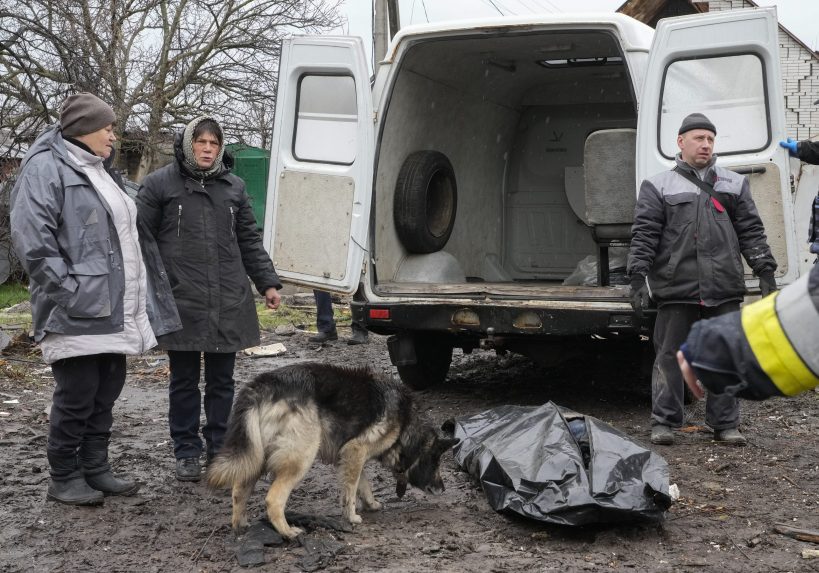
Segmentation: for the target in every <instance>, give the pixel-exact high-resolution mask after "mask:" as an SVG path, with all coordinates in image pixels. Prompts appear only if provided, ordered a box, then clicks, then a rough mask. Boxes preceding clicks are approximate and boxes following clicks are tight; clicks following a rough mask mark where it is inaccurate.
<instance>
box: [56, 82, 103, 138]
mask: <svg viewBox="0 0 819 573" xmlns="http://www.w3.org/2000/svg"><path fill="white" fill-rule="evenodd" d="M115 120H116V115H115V114H114V110H113V109H111V106H110V105H108V104H107V103H105V102H104V101H102V100H101V99H100V98H98V97H97V96H95V95H94V94H90V93H88V92H83V93H78V94H74V95H71V96H68V97H67V98H66V100H65V101H64V102H63V109H62V111H61V112H60V125H61V126H62V128H63V135H64V136H66V137H76V136H78V135H88V134H89V133H94V132H95V131H97V130H100V129H102V128H103V127H105V126H106V125H110V124H112V123H114V121H115Z"/></svg>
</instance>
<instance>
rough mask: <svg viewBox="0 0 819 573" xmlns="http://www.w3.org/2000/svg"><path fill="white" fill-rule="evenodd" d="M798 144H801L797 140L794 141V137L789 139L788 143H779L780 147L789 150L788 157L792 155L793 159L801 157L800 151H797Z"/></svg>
mask: <svg viewBox="0 0 819 573" xmlns="http://www.w3.org/2000/svg"><path fill="white" fill-rule="evenodd" d="M798 144H799V142H798V141H796V140H795V139H793V138H792V137H789V138H788V141H780V142H779V145H780V146H781V147H784V148H785V149H787V150H788V155H790V156H791V157H799V154H798V151H797V145H798Z"/></svg>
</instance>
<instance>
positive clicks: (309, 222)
mask: <svg viewBox="0 0 819 573" xmlns="http://www.w3.org/2000/svg"><path fill="white" fill-rule="evenodd" d="M373 133H374V129H373V105H372V96H371V92H370V83H369V72H368V69H367V62H366V59H365V55H364V46H363V44H362V41H361V39H360V38H357V37H333V36H322V37H307V36H303V37H294V38H291V39H288V40H285V41H284V42H283V45H282V54H281V60H280V64H279V88H278V95H277V99H276V116H275V121H274V127H273V141H272V146H271V150H272V153H271V160H270V174H269V181H268V186H267V188H268V194H267V209H266V210H265V224H264V243H265V247H266V248H267V250H268V251H269V253H270V255H271V257H272V259H273V263H274V265H275V267H276V271H277V272H278V273H279V276H281V277H282V279H284V280H286V281H287V282H291V283H296V284H301V285H305V286H312V287H316V288H319V289H321V290H327V291H334V292H342V293H348V294H349V293H352V292H354V291H355V289H356V287H357V286H358V282H359V278H360V274H361V268H362V263H363V257H364V254H365V252H366V244H367V242H366V241H367V236H368V232H367V231H368V229H367V227H368V224H369V217H370V203H371V192H370V186H371V182H372V165H373Z"/></svg>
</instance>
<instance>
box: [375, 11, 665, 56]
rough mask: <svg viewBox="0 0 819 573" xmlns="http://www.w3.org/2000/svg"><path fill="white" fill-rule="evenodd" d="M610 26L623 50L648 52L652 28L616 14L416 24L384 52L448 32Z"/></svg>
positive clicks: (587, 13) (408, 27) (518, 17)
mask: <svg viewBox="0 0 819 573" xmlns="http://www.w3.org/2000/svg"><path fill="white" fill-rule="evenodd" d="M600 25H603V26H611V27H614V28H617V31H618V33H619V35H620V37H621V38H622V39H623V49H624V50H637V51H648V49H649V48H650V47H651V39H652V37H653V36H654V29H653V28H651V27H650V26H647V25H645V24H643V23H642V22H640V21H638V20H635V19H634V18H632V17H630V16H626V15H625V14H619V13H617V12H578V13H565V14H563V13H561V14H531V15H528V16H513V17H508V16H505V17H495V18H475V19H463V20H448V21H445V22H434V23H431V24H415V25H412V26H407V27H406V28H401V30H399V32H398V33H397V34H396V35H395V37H394V38H393V40H392V42H391V43H390V48H389V50H388V51H387V56H386V58H384V59H385V61H392V59H393V58H394V57H395V52H396V50H397V49H398V46H399V45H400V44H401V42H403V41H405V40H407V39H413V38H418V37H421V36H441V35H446V34H449V33H453V32H454V33H455V35H462V34H468V33H470V32H477V31H481V30H483V31H489V30H499V31H500V30H505V31H510V30H512V29H514V28H520V29H521V30H527V29H530V30H537V29H541V28H545V27H550V28H551V27H563V26H573V27H577V26H595V27H597V26H600Z"/></svg>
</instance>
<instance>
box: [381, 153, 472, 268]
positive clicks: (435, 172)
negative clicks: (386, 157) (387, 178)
mask: <svg viewBox="0 0 819 573" xmlns="http://www.w3.org/2000/svg"><path fill="white" fill-rule="evenodd" d="M457 207H458V190H457V188H456V186H455V171H454V170H453V169H452V164H451V163H450V162H449V159H447V157H446V155H444V154H443V153H440V152H438V151H430V150H423V151H416V152H414V153H411V154H410V155H409V156H407V158H406V160H404V165H402V166H401V171H400V172H399V173H398V182H397V183H396V185H395V198H394V204H393V219H394V221H395V229H396V231H397V232H398V238H399V239H401V243H402V244H403V245H404V248H406V249H407V251H409V252H410V253H415V254H426V253H434V252H436V251H440V250H441V249H443V248H444V245H446V243H447V241H448V240H449V236H450V235H451V234H452V227H453V226H454V225H455V213H456V211H457Z"/></svg>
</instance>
